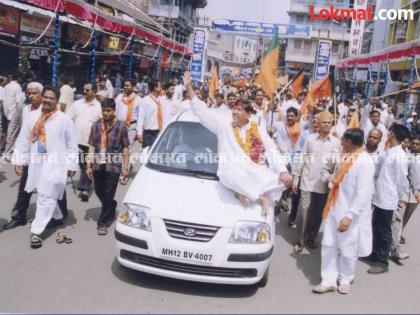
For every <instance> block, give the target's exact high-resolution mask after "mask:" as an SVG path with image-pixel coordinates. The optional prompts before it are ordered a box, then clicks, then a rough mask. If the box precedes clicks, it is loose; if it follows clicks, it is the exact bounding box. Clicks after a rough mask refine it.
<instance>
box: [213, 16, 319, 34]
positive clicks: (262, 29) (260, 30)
mask: <svg viewBox="0 0 420 315" xmlns="http://www.w3.org/2000/svg"><path fill="white" fill-rule="evenodd" d="M276 28H278V34H279V37H284V38H310V37H311V30H312V26H311V25H287V24H272V23H259V22H246V21H236V20H215V21H213V24H212V30H213V31H220V32H232V33H241V34H246V35H254V36H274V34H275V33H276V31H275V30H276Z"/></svg>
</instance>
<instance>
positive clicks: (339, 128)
mask: <svg viewBox="0 0 420 315" xmlns="http://www.w3.org/2000/svg"><path fill="white" fill-rule="evenodd" d="M353 115H359V112H358V111H357V109H356V108H354V107H352V108H350V109H349V110H348V111H347V115H346V119H345V121H344V122H343V121H342V120H339V121H338V122H337V124H336V125H335V126H334V127H333V128H332V129H331V134H332V135H333V136H335V137H337V138H338V139H339V140H340V139H341V138H342V137H343V134H344V132H345V131H346V130H347V129H348V127H349V124H350V122H351V120H352V118H353Z"/></svg>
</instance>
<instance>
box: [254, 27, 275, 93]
mask: <svg viewBox="0 0 420 315" xmlns="http://www.w3.org/2000/svg"><path fill="white" fill-rule="evenodd" d="M279 54H280V45H279V38H278V28H277V27H276V34H275V35H274V38H273V42H272V43H271V46H270V48H269V50H268V52H267V54H266V55H265V57H264V59H263V61H262V63H261V71H260V73H259V74H258V76H257V78H256V79H255V83H257V84H259V85H260V86H261V88H262V89H263V90H264V92H265V94H267V97H268V98H269V99H270V100H272V99H273V96H274V92H275V91H276V82H277V72H278V66H279Z"/></svg>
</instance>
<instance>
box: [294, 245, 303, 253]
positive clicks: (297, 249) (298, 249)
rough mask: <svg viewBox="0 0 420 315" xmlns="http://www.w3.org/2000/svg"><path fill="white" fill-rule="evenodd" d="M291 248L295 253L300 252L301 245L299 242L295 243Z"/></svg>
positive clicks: (301, 249)
mask: <svg viewBox="0 0 420 315" xmlns="http://www.w3.org/2000/svg"><path fill="white" fill-rule="evenodd" d="M293 250H294V252H295V253H301V252H302V251H303V246H302V244H301V243H296V244H295V246H293Z"/></svg>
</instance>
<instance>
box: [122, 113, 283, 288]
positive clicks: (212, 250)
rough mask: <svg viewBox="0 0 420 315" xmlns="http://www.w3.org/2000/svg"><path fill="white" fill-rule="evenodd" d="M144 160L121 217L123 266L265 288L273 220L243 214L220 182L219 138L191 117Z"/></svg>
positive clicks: (257, 211) (255, 210)
mask: <svg viewBox="0 0 420 315" xmlns="http://www.w3.org/2000/svg"><path fill="white" fill-rule="evenodd" d="M145 152H147V153H145ZM143 153H144V155H146V156H147V157H146V158H147V160H146V162H145V163H144V164H143V166H142V167H141V168H140V170H139V172H138V174H137V175H136V177H135V179H134V181H133V182H132V184H131V186H130V188H129V190H128V192H127V194H126V195H125V198H124V201H123V204H122V206H121V207H120V211H119V213H118V220H117V224H116V230H115V238H116V250H117V253H116V255H117V259H118V261H119V262H120V263H121V264H122V265H124V266H126V267H128V268H131V269H135V270H139V271H142V272H146V273H151V274H155V275H160V276H164V277H170V278H176V279H183V280H191V281H199V282H208V283H222V284H237V285H249V284H256V283H258V284H259V285H261V286H264V285H265V284H266V282H267V279H268V267H269V264H270V257H271V254H272V252H273V247H274V239H275V227H274V214H273V212H272V211H271V212H270V214H269V215H268V216H267V217H262V216H261V207H260V206H259V205H256V204H255V205H253V206H252V207H250V208H244V207H243V206H242V205H241V204H240V203H239V201H238V200H237V199H236V198H235V197H234V193H233V192H232V191H231V190H228V189H226V188H225V187H224V186H222V184H221V183H220V182H219V181H218V178H217V175H216V173H217V163H211V162H212V161H211V158H214V157H215V156H217V137H216V136H215V135H214V134H213V133H211V132H210V131H208V130H207V129H206V128H205V127H203V126H202V125H201V124H200V123H199V121H198V118H197V117H196V116H195V115H194V114H193V113H192V111H191V110H188V111H186V112H184V113H182V114H181V115H179V116H178V117H177V119H176V120H175V121H173V122H172V123H171V124H170V125H169V126H168V127H167V128H166V129H165V130H164V132H163V133H162V134H161V135H160V136H159V138H158V139H157V140H156V142H155V144H154V145H153V147H152V148H151V150H147V149H146V150H145V151H144V152H143ZM206 159H207V160H206Z"/></svg>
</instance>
